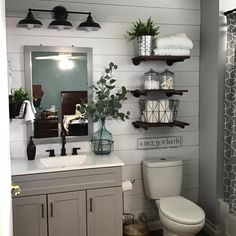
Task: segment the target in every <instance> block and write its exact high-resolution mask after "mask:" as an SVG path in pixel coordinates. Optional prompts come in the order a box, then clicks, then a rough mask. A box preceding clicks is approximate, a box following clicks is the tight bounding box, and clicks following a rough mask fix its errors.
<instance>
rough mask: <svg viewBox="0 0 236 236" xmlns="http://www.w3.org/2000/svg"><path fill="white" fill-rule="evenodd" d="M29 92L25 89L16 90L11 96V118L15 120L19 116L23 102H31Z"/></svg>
mask: <svg viewBox="0 0 236 236" xmlns="http://www.w3.org/2000/svg"><path fill="white" fill-rule="evenodd" d="M29 97H30V96H29V92H28V91H26V90H25V89H23V88H19V89H15V90H14V91H12V94H11V95H9V112H10V118H15V117H16V116H18V115H19V112H20V108H21V105H22V103H23V101H25V100H29Z"/></svg>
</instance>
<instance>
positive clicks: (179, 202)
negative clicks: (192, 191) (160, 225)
mask: <svg viewBox="0 0 236 236" xmlns="http://www.w3.org/2000/svg"><path fill="white" fill-rule="evenodd" d="M159 206H160V207H159V209H160V211H161V213H163V214H164V215H165V216H166V217H167V218H169V219H171V220H173V221H175V222H178V223H182V224H189V225H192V224H198V223H201V222H202V221H203V220H204V219H205V213H204V211H203V210H202V209H201V208H200V207H199V206H197V205H196V204H195V203H193V202H191V201H189V200H188V199H186V198H184V197H181V196H178V197H168V198H161V199H160V205H159Z"/></svg>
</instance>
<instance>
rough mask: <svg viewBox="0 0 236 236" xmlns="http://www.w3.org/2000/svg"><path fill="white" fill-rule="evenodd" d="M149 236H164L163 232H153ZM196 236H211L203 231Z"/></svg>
mask: <svg viewBox="0 0 236 236" xmlns="http://www.w3.org/2000/svg"><path fill="white" fill-rule="evenodd" d="M149 236H162V230H158V231H151V232H150V235H149ZM196 236H209V235H208V234H206V233H205V232H204V231H201V232H200V233H198V234H197V235H196Z"/></svg>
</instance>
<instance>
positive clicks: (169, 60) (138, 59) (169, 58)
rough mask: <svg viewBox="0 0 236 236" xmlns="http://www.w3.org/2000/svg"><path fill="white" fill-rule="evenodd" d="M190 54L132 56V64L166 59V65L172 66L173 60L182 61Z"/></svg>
mask: <svg viewBox="0 0 236 236" xmlns="http://www.w3.org/2000/svg"><path fill="white" fill-rule="evenodd" d="M189 58H190V56H138V57H134V58H132V61H133V64H134V65H136V66H137V65H139V64H140V62H142V61H166V64H167V65H168V66H172V65H173V64H174V63H175V62H183V61H184V60H185V59H189Z"/></svg>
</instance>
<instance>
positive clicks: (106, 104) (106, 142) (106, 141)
mask: <svg viewBox="0 0 236 236" xmlns="http://www.w3.org/2000/svg"><path fill="white" fill-rule="evenodd" d="M116 69H117V65H115V64H114V63H113V62H110V63H109V67H108V68H107V69H106V70H105V75H103V76H101V78H100V79H99V80H98V81H97V84H96V85H94V86H93V88H94V92H95V97H94V99H95V100H94V101H93V102H91V103H89V104H86V103H82V104H80V106H79V107H78V110H79V111H80V112H81V113H82V114H84V115H85V117H88V116H90V117H91V118H92V119H93V121H94V122H99V124H100V127H99V129H98V130H97V131H96V132H95V133H94V134H93V137H92V140H91V148H92V151H93V152H94V153H95V154H98V155H106V154H109V153H110V152H111V151H112V149H113V138H112V134H111V132H109V131H108V130H107V129H106V126H105V121H106V119H120V120H122V121H125V119H129V115H130V112H129V111H127V112H125V113H124V112H121V111H120V109H121V108H122V103H121V102H122V101H125V100H127V97H126V95H127V93H128V91H127V89H126V88H125V87H124V86H122V87H121V89H120V90H116V91H114V90H115V88H116V86H115V82H116V79H115V78H114V77H113V70H116Z"/></svg>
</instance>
